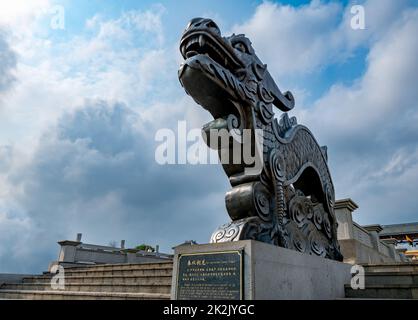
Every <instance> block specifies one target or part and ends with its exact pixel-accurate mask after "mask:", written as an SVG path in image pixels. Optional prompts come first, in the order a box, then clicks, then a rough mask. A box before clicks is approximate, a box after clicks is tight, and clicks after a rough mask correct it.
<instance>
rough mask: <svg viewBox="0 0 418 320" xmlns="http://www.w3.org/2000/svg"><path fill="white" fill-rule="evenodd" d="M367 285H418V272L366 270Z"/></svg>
mask: <svg viewBox="0 0 418 320" xmlns="http://www.w3.org/2000/svg"><path fill="white" fill-rule="evenodd" d="M365 282H366V283H365V284H366V287H368V286H373V285H398V284H399V285H401V284H404V285H418V272H366V273H365Z"/></svg>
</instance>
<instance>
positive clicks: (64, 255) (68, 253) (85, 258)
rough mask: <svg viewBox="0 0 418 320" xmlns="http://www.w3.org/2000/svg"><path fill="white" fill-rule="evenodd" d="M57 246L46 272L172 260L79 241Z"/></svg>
mask: <svg viewBox="0 0 418 320" xmlns="http://www.w3.org/2000/svg"><path fill="white" fill-rule="evenodd" d="M78 240H81V238H80V239H78ZM58 244H59V245H60V246H61V248H60V253H59V256H58V260H57V261H53V262H51V263H50V265H49V268H48V271H51V269H52V268H53V267H54V266H56V265H61V266H63V267H64V268H66V267H83V266H86V265H87V266H89V265H96V264H121V263H151V262H161V261H169V260H171V259H172V255H169V254H164V253H160V252H148V251H142V250H136V249H124V248H115V247H109V246H99V245H93V244H87V243H82V242H81V241H73V240H63V241H59V242H58Z"/></svg>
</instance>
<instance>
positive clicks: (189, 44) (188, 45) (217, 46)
mask: <svg viewBox="0 0 418 320" xmlns="http://www.w3.org/2000/svg"><path fill="white" fill-rule="evenodd" d="M222 42H223V41H222V40H220V39H217V37H216V36H214V35H212V34H211V33H209V32H207V31H203V30H199V31H194V32H191V33H188V34H185V35H184V36H183V38H182V39H181V42H180V51H181V54H182V56H183V58H184V59H186V61H187V59H189V58H192V57H194V56H196V55H199V54H202V55H206V56H208V57H210V58H211V59H212V60H213V61H215V62H216V63H218V64H219V65H221V66H222V67H224V68H225V69H228V70H230V71H234V70H238V69H240V68H242V67H243V64H242V62H241V61H240V60H239V59H238V58H237V57H236V55H235V54H234V52H233V51H232V50H231V49H230V48H229V47H228V46H225V45H224V44H223V43H222Z"/></svg>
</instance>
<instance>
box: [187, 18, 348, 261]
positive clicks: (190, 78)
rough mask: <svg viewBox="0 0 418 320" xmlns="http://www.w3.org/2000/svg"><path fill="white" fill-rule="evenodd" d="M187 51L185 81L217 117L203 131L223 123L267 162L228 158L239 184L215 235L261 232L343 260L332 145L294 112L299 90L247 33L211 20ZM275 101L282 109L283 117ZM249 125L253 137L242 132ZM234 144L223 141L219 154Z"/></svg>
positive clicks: (193, 30)
mask: <svg viewBox="0 0 418 320" xmlns="http://www.w3.org/2000/svg"><path fill="white" fill-rule="evenodd" d="M180 51H181V53H182V56H183V58H184V59H185V61H184V63H183V64H182V65H181V67H180V69H179V80H180V82H181V84H182V86H183V87H184V89H185V91H186V93H187V94H189V95H190V96H191V97H192V98H193V99H194V100H195V101H196V102H197V103H198V104H200V105H201V106H202V107H203V108H205V109H206V110H208V111H209V112H210V113H211V114H212V116H213V117H214V120H213V121H212V122H210V123H208V124H206V125H205V126H204V127H203V132H205V133H206V134H207V136H209V132H210V131H211V130H214V129H216V130H220V129H224V131H226V132H228V133H229V134H230V137H231V139H233V140H235V142H238V143H240V144H251V146H250V148H251V150H252V152H253V153H254V154H258V161H259V162H260V164H261V166H260V170H258V171H256V173H254V172H250V171H248V169H251V167H252V166H254V164H247V163H246V162H243V161H241V162H239V163H236V162H232V163H231V162H228V163H222V165H223V168H224V171H225V173H226V174H227V176H228V178H229V181H230V184H231V186H232V189H231V190H230V191H228V192H227V194H226V198H225V200H226V208H227V210H228V214H229V216H230V218H231V221H230V222H229V223H227V224H225V225H223V226H221V227H219V228H218V230H216V231H215V232H214V233H213V235H212V237H211V242H215V243H216V242H225V241H238V240H245V239H254V240H258V241H263V242H267V243H271V244H274V245H278V246H281V247H285V248H289V249H293V250H297V251H300V252H304V253H309V254H315V255H318V256H322V257H326V258H330V259H334V260H339V261H341V260H342V258H343V257H342V255H341V252H340V247H339V244H338V241H337V231H336V229H337V223H336V219H335V214H334V201H335V198H334V197H335V196H334V186H333V183H332V179H331V175H330V172H329V169H328V165H327V153H326V147H320V145H319V144H318V143H317V141H316V140H315V138H314V136H313V134H312V133H311V131H310V130H309V129H308V128H307V127H305V126H303V125H299V124H297V121H296V118H295V117H291V118H289V116H288V114H287V112H288V111H290V110H291V109H292V108H293V107H294V104H295V101H294V98H293V95H292V94H291V93H290V92H285V93H282V92H281V91H280V90H279V88H278V87H277V85H276V84H275V82H274V80H273V78H272V76H271V75H270V73H269V72H268V70H267V65H265V64H263V63H262V62H261V60H260V59H259V58H258V57H257V55H256V54H255V51H254V49H253V47H252V45H251V42H250V40H249V39H248V38H247V37H245V36H244V35H235V34H233V35H231V36H229V37H223V36H222V35H221V32H220V30H219V28H218V26H217V25H216V24H215V23H214V22H213V21H212V20H210V19H205V18H195V19H193V20H191V22H190V23H189V25H188V26H187V27H186V29H185V31H184V33H183V36H182V39H181V42H180ZM274 108H278V109H280V110H281V111H283V114H282V116H281V118H280V120H278V119H277V118H275V113H274ZM245 130H249V131H250V132H251V134H252V139H251V140H250V141H245V140H244V139H242V136H243V132H244V131H245ZM260 136H261V138H262V139H260ZM257 141H258V143H257ZM260 141H261V142H260ZM207 143H208V145H209V144H210V143H209V139H207ZM211 147H212V146H211ZM233 147H234V144H233V143H231V144H228V145H227V146H226V147H225V146H224V147H219V149H218V150H219V154H220V156H221V155H222V154H225V153H233V152H235V151H234V150H232V149H233ZM240 152H242V151H240Z"/></svg>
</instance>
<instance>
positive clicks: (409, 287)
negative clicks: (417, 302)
mask: <svg viewBox="0 0 418 320" xmlns="http://www.w3.org/2000/svg"><path fill="white" fill-rule="evenodd" d="M364 267H365V276H366V277H365V289H363V290H360V289H357V290H354V289H352V288H351V286H350V285H346V286H345V294H346V297H347V298H357V299H418V263H412V262H411V263H394V264H370V265H366V266H364Z"/></svg>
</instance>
